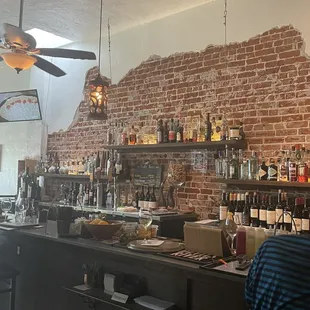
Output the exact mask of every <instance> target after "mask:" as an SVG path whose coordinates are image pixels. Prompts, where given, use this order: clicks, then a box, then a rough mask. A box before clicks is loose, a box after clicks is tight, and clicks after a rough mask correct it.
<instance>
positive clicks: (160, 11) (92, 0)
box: [0, 0, 212, 41]
mask: <svg viewBox="0 0 310 310" xmlns="http://www.w3.org/2000/svg"><path fill="white" fill-rule="evenodd" d="M0 1H1V10H0V21H1V22H7V23H11V24H14V25H18V15H19V0H0ZM210 1H212V0H104V19H105V23H106V21H107V19H108V18H110V20H111V28H112V31H113V32H119V31H122V30H124V29H126V28H130V27H134V26H137V25H139V24H143V23H147V22H150V21H153V20H156V19H159V18H163V17H165V16H169V15H172V14H175V13H178V12H181V11H185V10H187V9H190V8H193V7H196V6H199V5H202V4H205V3H208V2H210ZM99 8H100V0H40V1H38V0H25V8H24V26H23V28H24V30H29V29H32V28H40V29H42V30H45V31H49V32H52V33H54V34H56V35H59V36H62V37H65V38H67V39H70V40H72V41H85V40H87V39H88V38H89V37H96V35H97V34H98V29H99ZM94 30H95V36H94Z"/></svg>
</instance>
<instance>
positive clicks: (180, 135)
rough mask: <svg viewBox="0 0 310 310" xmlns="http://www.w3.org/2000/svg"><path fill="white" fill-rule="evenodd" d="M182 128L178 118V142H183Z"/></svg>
mask: <svg viewBox="0 0 310 310" xmlns="http://www.w3.org/2000/svg"><path fill="white" fill-rule="evenodd" d="M182 136H183V135H182V128H181V126H180V120H177V126H176V142H177V143H182V142H183V137H182Z"/></svg>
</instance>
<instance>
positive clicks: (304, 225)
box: [301, 219, 309, 231]
mask: <svg viewBox="0 0 310 310" xmlns="http://www.w3.org/2000/svg"><path fill="white" fill-rule="evenodd" d="M301 229H302V230H305V231H309V219H302V221H301Z"/></svg>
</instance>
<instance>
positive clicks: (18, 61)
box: [1, 53, 37, 73]
mask: <svg viewBox="0 0 310 310" xmlns="http://www.w3.org/2000/svg"><path fill="white" fill-rule="evenodd" d="M1 57H2V58H3V60H4V62H5V63H6V64H7V65H8V66H9V67H11V68H13V69H15V70H16V71H17V73H19V72H20V71H22V70H27V69H30V68H31V67H32V66H33V65H34V64H35V63H36V62H37V59H36V58H34V57H32V56H28V55H25V54H17V53H5V54H2V55H1Z"/></svg>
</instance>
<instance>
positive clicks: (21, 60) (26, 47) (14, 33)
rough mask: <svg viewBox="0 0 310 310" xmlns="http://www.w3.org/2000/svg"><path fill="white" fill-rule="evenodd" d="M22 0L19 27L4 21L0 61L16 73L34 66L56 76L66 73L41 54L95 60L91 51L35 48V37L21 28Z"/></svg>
mask: <svg viewBox="0 0 310 310" xmlns="http://www.w3.org/2000/svg"><path fill="white" fill-rule="evenodd" d="M23 7H24V0H21V1H20V16H19V27H17V26H14V25H11V24H7V23H5V24H4V25H3V28H4V33H3V35H0V51H1V50H7V51H6V52H4V53H2V54H0V62H1V61H3V60H4V62H5V63H6V64H7V65H8V66H9V67H11V68H13V69H15V70H16V71H17V73H19V72H20V71H22V70H26V69H29V68H31V67H32V66H36V67H38V68H39V69H41V70H43V71H45V72H47V73H49V74H51V75H53V76H56V77H61V76H64V75H66V73H65V72H64V71H63V70H61V69H60V68H59V67H57V66H55V65H54V64H52V63H51V62H49V61H47V60H45V59H43V58H41V57H40V55H41V56H51V57H60V58H70V59H87V60H95V59H96V55H95V54H94V53H93V52H87V51H80V50H71V49H63V48H37V46H36V45H37V42H36V39H35V38H34V37H33V36H32V35H30V34H28V33H26V32H24V31H23V30H22V21H23Z"/></svg>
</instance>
